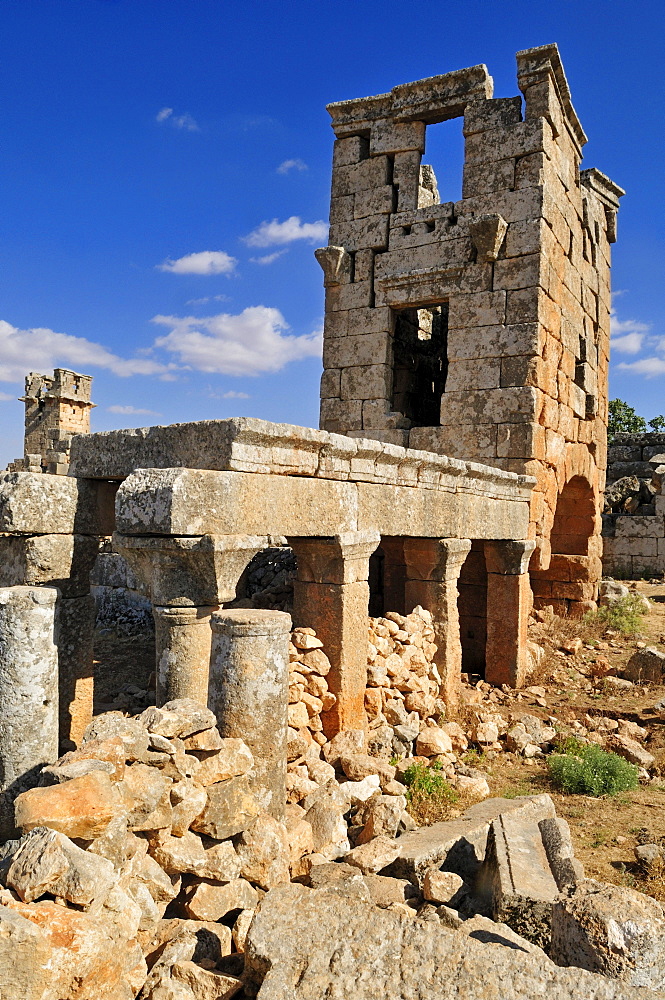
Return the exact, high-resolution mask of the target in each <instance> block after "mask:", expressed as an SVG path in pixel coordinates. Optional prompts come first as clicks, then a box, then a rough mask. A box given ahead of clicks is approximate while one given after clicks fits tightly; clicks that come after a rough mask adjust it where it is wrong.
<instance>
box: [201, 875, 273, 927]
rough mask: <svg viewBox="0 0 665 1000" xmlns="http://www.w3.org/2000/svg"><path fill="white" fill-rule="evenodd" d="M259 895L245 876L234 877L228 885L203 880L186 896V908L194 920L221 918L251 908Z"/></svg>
mask: <svg viewBox="0 0 665 1000" xmlns="http://www.w3.org/2000/svg"><path fill="white" fill-rule="evenodd" d="M258 901H259V896H258V893H257V891H256V889H254V888H253V887H252V886H251V885H250V884H249V882H248V881H247V880H246V879H244V878H236V879H233V881H232V882H227V883H226V885H220V884H219V883H214V882H207V881H201V882H199V883H198V884H197V885H196V886H194V887H193V889H192V890H191V892H190V893H188V894H187V896H186V902H185V910H186V912H187V915H188V916H189V917H191V918H192V919H193V920H211V921H216V920H221V919H222V917H225V916H226V914H227V913H231V912H232V911H233V910H250V909H252V908H253V907H255V906H256V904H257V903H258Z"/></svg>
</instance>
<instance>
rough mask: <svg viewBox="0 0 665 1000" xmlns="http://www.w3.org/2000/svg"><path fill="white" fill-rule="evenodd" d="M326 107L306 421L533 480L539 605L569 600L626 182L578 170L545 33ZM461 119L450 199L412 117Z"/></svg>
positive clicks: (584, 565)
mask: <svg viewBox="0 0 665 1000" xmlns="http://www.w3.org/2000/svg"><path fill="white" fill-rule="evenodd" d="M517 83H518V87H519V89H520V90H521V92H522V95H523V97H513V98H498V99H493V98H492V79H491V77H490V76H489V75H488V72H487V69H486V67H485V66H473V67H471V68H469V69H463V70H458V71H455V72H452V73H446V74H444V75H442V76H437V77H432V78H430V79H426V80H420V81H417V82H415V83H408V84H403V85H401V86H398V87H395V88H394V89H393V90H392V91H391V92H390V93H388V94H379V95H377V96H375V97H367V98H361V99H358V100H351V101H343V102H340V103H336V104H331V105H329V106H328V111H329V113H330V115H331V117H332V127H333V130H334V132H335V135H336V141H335V146H334V155H333V176H332V198H331V205H330V236H329V242H330V244H331V245H330V246H329V247H326V248H324V249H322V250H318V251H317V258H318V260H319V263H320V264H321V266H322V268H323V271H324V283H325V286H326V314H325V328H324V353H323V362H324V373H323V377H322V381H321V427H322V428H324V429H326V430H330V431H337V432H340V433H343V434H348V435H351V436H353V437H366V438H379V439H380V440H382V441H387V442H392V443H395V444H401V445H407V444H408V445H409V446H410V447H412V448H417V449H423V450H428V451H434V452H438V453H443V454H446V455H449V456H453V457H457V458H464V459H475V460H478V461H481V462H483V463H485V464H487V465H494V466H499V467H500V468H503V469H507V470H510V471H514V472H517V473H522V474H529V475H533V476H535V477H536V479H537V486H536V489H535V491H534V494H533V501H532V505H531V526H530V533H531V537H532V538H534V539H535V540H536V549H535V551H534V554H533V557H532V559H531V563H530V569H531V581H532V589H533V592H534V600H535V603H536V605H537V606H538V605H540V606H543V605H546V604H551V605H553V606H554V608H555V610H557V611H559V612H562V613H565V612H568V613H571V614H580V613H582V612H583V611H584V610H586V609H587V608H590V607H592V606H593V604H592V602H593V601H594V599H595V597H596V586H597V581H598V580H599V578H600V575H601V562H600V555H601V540H600V497H601V493H602V490H603V486H604V476H605V465H606V423H607V371H608V355H609V316H610V243H613V242H614V241H615V238H616V215H617V209H618V205H619V198H620V197H621V195H622V194H623V193H624V192H623V191H622V190H621V189H620V188H619V187H617V185H616V184H614V183H613V182H612V181H611V180H610V179H609V178H608V177H606V176H605V175H604V174H602V173H600V172H599V171H598V170H595V169H589V170H584V171H580V161H581V158H582V147H583V145H584V143H585V142H586V136H585V134H584V131H583V130H582V126H581V124H580V122H579V119H578V117H577V115H576V113H575V109H574V108H573V105H572V102H571V97H570V91H569V89H568V84H567V81H566V77H565V74H564V71H563V66H562V64H561V59H560V57H559V52H558V49H557V47H556V45H545V46H542V47H540V48H536V49H528V50H526V51H524V52H519V53H518V54H517ZM459 117H463V119H464V129H463V131H464V137H465V157H464V175H463V176H464V180H463V191H462V199H461V201H458V202H455V203H452V202H449V203H446V204H440V202H439V197H438V192H437V186H436V179H435V177H434V172H433V170H432V168H431V167H430V166H428V165H424V164H423V163H422V162H421V160H422V156H423V153H424V151H425V138H426V131H427V126H428V125H431V124H434V123H437V122H442V121H446V120H448V119H451V118H459Z"/></svg>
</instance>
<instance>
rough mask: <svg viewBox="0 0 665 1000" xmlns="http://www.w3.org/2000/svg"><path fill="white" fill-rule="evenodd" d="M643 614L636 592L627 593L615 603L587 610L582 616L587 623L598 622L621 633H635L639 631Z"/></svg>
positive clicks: (641, 603)
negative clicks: (594, 609) (595, 609)
mask: <svg viewBox="0 0 665 1000" xmlns="http://www.w3.org/2000/svg"><path fill="white" fill-rule="evenodd" d="M643 616H644V605H643V602H642V600H641V598H640V597H638V596H637V595H636V594H628V595H627V597H622V598H621V600H620V601H617V602H616V603H615V604H608V605H607V606H606V607H603V608H598V610H597V611H589V612H588V614H586V615H585V616H584V621H585V623H586V624H587V625H593V624H600V625H604V626H605V628H611V629H615V630H616V631H617V632H621V634H622V635H635V633H636V632H638V631H639V629H640V626H641V624H642V617H643Z"/></svg>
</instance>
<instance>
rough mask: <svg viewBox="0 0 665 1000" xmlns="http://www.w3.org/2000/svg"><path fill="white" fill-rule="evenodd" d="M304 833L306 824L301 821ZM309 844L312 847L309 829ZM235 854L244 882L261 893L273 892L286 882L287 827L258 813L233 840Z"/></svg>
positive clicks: (287, 877) (288, 850) (307, 825)
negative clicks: (254, 885) (246, 880)
mask: <svg viewBox="0 0 665 1000" xmlns="http://www.w3.org/2000/svg"><path fill="white" fill-rule="evenodd" d="M300 822H301V823H303V824H305V829H306V828H307V827H309V823H307V821H306V820H301V821H300ZM309 841H310V842H312V843H313V837H312V833H311V827H310V828H309ZM235 846H236V853H237V855H238V859H239V861H240V873H241V875H242V876H243V878H246V879H248V880H249V881H251V882H254V883H255V884H256V885H258V886H260V887H261V888H262V889H272V887H273V886H275V885H281V884H282V883H283V882H288V881H289V860H290V847H289V837H288V834H287V831H286V827H285V826H284V824H283V823H279V822H278V821H277V820H276V819H274V818H273V817H272V816H269V815H268V814H267V813H261V814H260V815H259V816H258V817H257V819H256V821H255V822H254V823H253V824H252V826H250V827H249V828H248V829H247V830H244V831H243V832H242V833H241V834H240V835H239V836H238V838H237V839H236V845H235Z"/></svg>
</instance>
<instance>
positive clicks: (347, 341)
mask: <svg viewBox="0 0 665 1000" xmlns="http://www.w3.org/2000/svg"><path fill="white" fill-rule="evenodd" d="M391 362H392V345H391V337H390V333H389V331H388V330H386V331H385V332H381V333H361V334H358V335H356V336H348V337H340V338H339V339H336V340H333V341H331V342H330V343H328V344H326V347H325V350H324V358H323V363H324V365H326V366H330V367H333V368H338V367H339V368H348V367H350V366H353V365H377V364H391Z"/></svg>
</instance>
